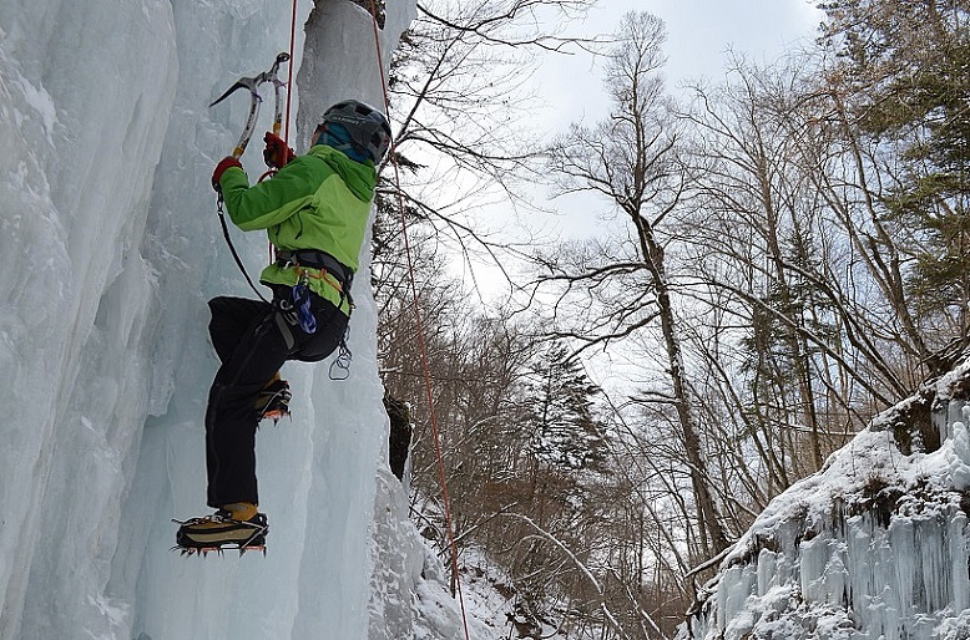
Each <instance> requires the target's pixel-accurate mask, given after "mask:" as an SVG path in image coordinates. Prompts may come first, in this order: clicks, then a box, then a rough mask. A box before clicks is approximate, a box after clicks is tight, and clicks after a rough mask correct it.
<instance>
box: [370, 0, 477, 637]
mask: <svg viewBox="0 0 970 640" xmlns="http://www.w3.org/2000/svg"><path fill="white" fill-rule="evenodd" d="M370 5H371V17H372V20H371V22H372V23H373V26H374V45H375V46H376V49H377V67H378V68H379V69H380V72H381V90H382V91H383V93H384V112H385V113H387V114H388V115H390V112H391V100H390V96H389V95H388V88H387V76H386V75H385V73H384V63H383V60H384V55H383V51H382V47H381V35H380V30H379V29H378V26H377V2H376V0H370ZM396 146H397V144H396V142H395V141H394V140H391V148H390V149H389V150H388V157H389V158H390V161H391V165H392V166H393V167H394V186H395V190H396V191H397V198H398V210H399V211H400V212H401V229H402V231H403V235H404V253H405V255H406V256H407V262H408V278H409V280H410V284H411V300H412V304H413V305H414V324H415V329H416V332H417V338H418V351H419V353H420V354H421V369H422V372H423V374H424V383H425V384H424V386H425V395H426V396H427V401H428V412H429V414H430V418H431V420H430V421H431V433H432V435H433V436H434V450H435V458H436V460H437V467H438V484H439V485H441V500H442V502H443V504H444V511H445V529H446V531H447V534H448V546H449V547H450V550H451V573H452V581H453V583H454V584H455V588H456V590H457V591H458V602H459V604H460V606H461V621H462V625H463V626H464V630H465V640H470V637H471V636H469V634H468V616H467V615H466V612H465V596H464V595H463V594H462V591H461V580H460V579H459V577H458V545H457V544H455V532H454V530H453V527H452V521H451V498H450V497H449V495H448V481H447V479H446V477H445V463H444V454H443V453H442V450H441V431H440V429H439V428H438V416H437V414H436V412H435V409H434V385H433V383H432V381H431V365H430V364H429V359H428V347H427V343H426V342H425V337H424V335H425V333H424V320H423V318H422V317H421V308H420V306H419V305H418V285H417V283H416V281H415V278H414V260H413V258H412V256H411V241H410V238H409V237H408V225H407V220H406V219H405V215H404V211H405V209H404V195H403V192H402V191H401V171H400V167H399V166H398V162H397V157H396V154H395V149H396Z"/></svg>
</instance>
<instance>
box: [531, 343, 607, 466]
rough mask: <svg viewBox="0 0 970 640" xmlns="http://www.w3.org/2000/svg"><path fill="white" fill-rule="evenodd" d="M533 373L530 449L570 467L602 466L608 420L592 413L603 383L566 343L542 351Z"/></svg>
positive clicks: (550, 461) (546, 460)
mask: <svg viewBox="0 0 970 640" xmlns="http://www.w3.org/2000/svg"><path fill="white" fill-rule="evenodd" d="M530 373H531V374H532V376H533V381H532V382H531V383H530V384H529V394H530V397H529V399H528V401H527V416H528V417H527V422H528V427H529V432H530V434H531V438H530V439H531V442H530V453H531V454H532V455H533V456H534V457H535V459H536V460H538V461H539V462H542V463H545V464H549V465H556V466H558V467H562V468H566V469H590V468H597V467H598V466H599V464H600V463H602V461H603V460H604V458H605V453H604V451H605V448H606V441H605V433H604V428H603V425H602V423H601V422H600V421H598V420H597V419H596V417H595V416H594V414H593V397H594V396H595V395H596V394H597V393H599V388H598V387H597V386H596V385H594V384H592V383H591V382H590V380H589V378H588V377H587V375H586V373H585V372H584V371H583V369H582V365H581V364H580V363H579V361H578V360H577V359H576V358H575V357H572V358H571V357H569V349H568V348H567V347H566V346H565V345H563V344H561V343H555V344H553V345H552V346H551V347H550V348H549V349H547V350H546V351H545V352H544V353H542V354H541V356H540V357H539V359H538V360H537V361H536V362H534V363H533V365H532V367H531V372H530Z"/></svg>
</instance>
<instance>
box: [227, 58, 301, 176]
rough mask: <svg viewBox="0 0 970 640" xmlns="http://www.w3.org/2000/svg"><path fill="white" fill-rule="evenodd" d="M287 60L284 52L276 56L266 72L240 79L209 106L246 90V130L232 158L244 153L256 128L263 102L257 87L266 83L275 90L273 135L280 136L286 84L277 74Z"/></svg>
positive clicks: (233, 151)
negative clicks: (247, 98)
mask: <svg viewBox="0 0 970 640" xmlns="http://www.w3.org/2000/svg"><path fill="white" fill-rule="evenodd" d="M289 59H290V54H288V53H286V52H285V51H284V52H283V53H280V54H277V56H276V60H275V61H274V62H273V66H272V67H270V68H269V70H268V71H264V72H263V73H261V74H259V75H258V76H254V77H252V78H249V77H243V78H240V79H239V80H237V81H236V83H235V84H234V85H232V86H231V87H229V88H228V89H227V90H226V92H225V93H223V94H222V95H221V96H219V97H218V98H216V99H215V100H214V101H213V102H212V104H210V105H209V106H210V107H214V106H216V105H217V104H219V103H220V102H222V101H223V100H225V99H226V98H228V97H229V96H230V95H232V94H233V93H235V92H236V91H238V90H239V89H247V90H248V91H249V99H250V102H249V117H248V118H247V119H246V128H245V129H243V132H242V135H241V136H240V137H239V142H238V143H237V144H236V147H235V148H234V149H233V150H232V157H233V158H239V157H240V156H242V154H243V152H244V151H246V145H248V144H249V140H250V138H252V136H253V130H254V129H255V128H256V117H257V116H258V115H259V104H260V103H261V102H262V101H263V98H262V96H260V95H259V87H260V86H261V85H263V84H265V83H267V82H269V83H272V84H273V88H274V90H275V104H274V107H275V114H274V117H273V133H274V134H275V135H277V136H278V135H279V134H280V130H281V129H282V124H283V88H284V87H286V83H285V82H283V81H282V80H280V79H279V76H278V73H279V70H280V65H281V64H283V63H285V62H288V61H289Z"/></svg>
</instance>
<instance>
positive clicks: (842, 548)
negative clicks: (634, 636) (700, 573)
mask: <svg viewBox="0 0 970 640" xmlns="http://www.w3.org/2000/svg"><path fill="white" fill-rule="evenodd" d="M968 391H970V360H967V361H966V362H964V363H963V364H962V365H961V366H959V367H957V368H956V369H955V370H954V371H953V372H951V373H950V374H948V375H947V376H945V377H944V378H942V379H941V380H939V381H937V382H935V383H933V384H931V385H927V386H926V387H925V388H924V389H922V390H921V391H920V392H919V393H918V394H917V395H916V396H914V397H913V398H911V399H909V400H907V401H905V402H903V403H900V404H899V405H897V406H896V407H894V408H892V409H890V410H889V411H887V412H885V413H884V414H882V415H881V416H879V417H878V418H876V419H875V420H874V421H873V423H872V425H871V426H870V427H869V428H868V429H867V430H865V431H863V432H862V433H860V434H859V435H858V436H857V437H856V438H855V439H854V440H853V441H852V442H850V443H849V445H847V446H846V447H845V448H843V449H842V450H840V451H838V452H836V453H835V454H833V455H832V456H831V457H830V459H829V460H828V461H827V462H826V464H825V467H824V469H823V470H822V471H820V472H819V473H817V474H815V475H814V476H811V477H809V478H806V479H804V480H802V481H800V482H798V483H796V484H795V485H793V486H792V487H791V488H789V489H788V490H787V491H786V492H785V493H783V494H782V495H780V496H778V497H777V498H776V499H775V500H773V501H772V502H771V504H769V505H768V507H767V508H766V509H765V511H764V512H763V513H762V514H761V516H760V517H759V518H758V519H757V521H756V522H755V523H754V525H753V526H752V527H751V529H750V530H749V531H748V532H747V533H746V534H745V535H744V536H743V537H742V539H741V540H740V541H739V542H738V543H737V544H736V545H735V547H734V548H733V549H732V550H731V552H730V553H729V555H728V556H727V557H726V558H725V560H724V561H723V563H722V564H721V569H720V572H719V574H718V576H717V577H716V578H715V579H714V580H712V581H711V582H710V583H709V584H708V585H706V586H705V588H704V591H703V593H702V594H701V596H700V598H699V600H698V602H697V604H696V606H695V607H694V609H693V610H692V612H691V613H690V614H689V618H688V621H687V623H686V624H685V625H684V626H683V627H682V628H681V631H680V635H679V638H682V639H687V638H689V639H691V640H715V639H716V640H771V639H775V640H782V639H785V640H916V639H919V640H931V639H932V640H944V639H946V640H955V639H957V638H960V639H962V640H966V639H967V638H970V624H968V614H970V525H968V513H970V494H968V493H967V489H968V487H970V435H968V430H967V424H968V423H970V407H968V406H967V400H968V398H970V393H968ZM921 441H922V442H924V443H925V442H934V443H936V445H937V447H938V448H936V449H935V450H930V451H927V450H925V448H924V450H920V447H919V446H917V445H918V444H919V443H920V442H921ZM901 442H902V443H903V445H904V446H902V447H901V446H900V443H901ZM901 448H902V449H904V450H905V452H904V451H902V450H901Z"/></svg>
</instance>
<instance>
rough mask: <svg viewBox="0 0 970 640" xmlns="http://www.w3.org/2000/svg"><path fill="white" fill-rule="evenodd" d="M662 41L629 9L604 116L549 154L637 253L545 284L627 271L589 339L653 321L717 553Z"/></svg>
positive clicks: (569, 184) (707, 532)
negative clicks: (680, 288) (678, 299)
mask: <svg viewBox="0 0 970 640" xmlns="http://www.w3.org/2000/svg"><path fill="white" fill-rule="evenodd" d="M664 39H665V31H664V25H663V23H662V22H661V21H660V20H659V19H657V18H656V17H654V16H652V15H650V14H648V13H631V14H628V15H627V16H626V17H625V18H624V21H623V24H622V26H621V29H620V33H619V35H618V37H617V40H618V42H619V44H618V45H617V46H616V48H615V50H614V51H613V53H612V55H611V56H610V58H609V64H608V66H607V71H606V85H607V88H608V91H609V93H610V96H611V98H612V99H613V110H612V112H611V113H610V117H609V119H608V120H605V121H603V122H600V123H598V124H597V125H595V126H594V127H593V128H591V129H590V128H586V127H582V126H575V127H573V129H572V131H571V132H570V134H569V135H567V136H566V137H564V138H563V139H562V140H560V141H559V143H558V144H556V145H555V146H554V148H553V149H552V152H551V155H552V169H553V170H554V171H555V172H556V174H557V175H558V176H559V178H560V184H561V186H562V190H563V192H564V193H569V192H573V191H589V192H594V193H598V194H600V195H602V196H604V197H605V199H606V200H607V202H608V203H609V205H610V206H612V207H615V208H616V209H617V210H619V211H620V212H621V213H622V214H623V215H624V216H625V217H626V219H627V221H628V222H629V224H630V225H631V227H632V231H631V240H632V243H631V245H632V247H631V248H632V249H633V251H634V254H633V255H629V256H628V257H627V258H626V259H625V260H622V261H610V262H604V263H600V264H596V265H592V266H590V265H589V264H588V263H587V264H586V265H580V266H585V267H586V268H585V269H584V270H581V271H565V270H563V268H562V265H558V264H556V263H554V262H551V261H550V262H548V263H547V265H546V266H547V268H549V269H550V271H551V273H550V274H549V275H547V276H544V277H542V278H541V282H542V283H543V284H550V283H556V282H558V283H564V284H565V285H566V286H567V288H569V289H572V288H573V287H575V286H579V287H585V290H586V291H587V292H589V291H591V290H594V291H595V290H596V289H597V288H598V287H599V286H600V284H601V283H602V282H603V280H604V278H607V277H609V276H618V277H619V276H629V278H630V279H631V280H632V281H633V282H634V283H635V284H634V285H633V288H631V289H629V290H627V291H625V292H623V293H624V294H625V295H626V297H627V299H626V301H625V302H624V305H623V306H622V307H620V308H619V309H617V308H613V309H611V310H609V311H608V312H607V318H606V320H607V322H612V329H611V330H609V331H607V332H606V333H600V334H599V335H598V336H595V337H593V338H586V341H587V343H588V344H593V343H596V342H608V341H610V340H613V339H617V338H620V337H623V336H626V335H630V334H631V333H634V332H636V331H637V330H640V329H643V328H644V327H647V326H649V325H650V324H651V323H653V322H654V321H659V324H660V328H661V334H662V344H663V349H664V352H665V353H666V367H667V373H668V375H669V381H670V385H671V394H670V397H669V400H668V401H669V403H670V404H671V405H672V406H673V407H674V409H675V411H676V415H677V424H678V426H679V429H680V436H681V438H682V441H683V445H684V451H685V453H686V461H687V463H688V465H689V467H690V478H691V485H692V487H693V491H694V495H695V497H696V501H697V507H698V511H699V517H698V523H699V526H700V527H701V535H700V538H701V541H702V546H703V548H704V550H705V552H712V551H713V552H715V553H716V552H718V551H720V550H721V549H724V548H725V547H726V546H727V545H728V537H727V534H726V533H725V531H724V527H723V525H722V523H721V518H720V513H719V509H718V507H717V504H716V501H715V498H714V495H713V492H712V491H711V488H710V485H709V482H710V478H709V474H708V469H707V463H706V461H705V457H704V454H703V452H702V443H701V438H700V434H699V428H698V425H697V422H696V418H695V416H694V413H693V409H692V404H693V403H692V399H691V398H690V388H689V383H688V382H687V379H686V375H687V373H686V370H685V366H684V361H683V355H682V347H681V341H682V338H681V336H680V334H679V331H678V327H677V320H676V312H675V307H674V301H673V299H672V295H673V288H672V285H671V282H670V279H669V277H668V272H667V260H666V258H665V239H664V237H663V236H662V235H661V230H662V228H663V225H664V223H665V221H666V220H667V218H668V216H669V215H670V214H671V213H672V212H673V211H674V210H675V208H676V207H677V205H678V203H679V202H680V197H681V195H682V193H683V190H684V176H683V173H682V171H681V170H680V166H679V163H678V161H677V158H676V154H675V147H676V144H677V136H678V133H677V130H676V123H675V122H674V121H673V120H672V119H671V117H670V109H669V105H668V104H667V100H666V97H665V95H664V92H663V82H662V79H661V76H660V74H659V70H660V69H661V67H662V66H663V63H664V58H663V55H662V52H661V46H662V44H663V42H664ZM574 335H575V334H574ZM708 540H710V547H708Z"/></svg>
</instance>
